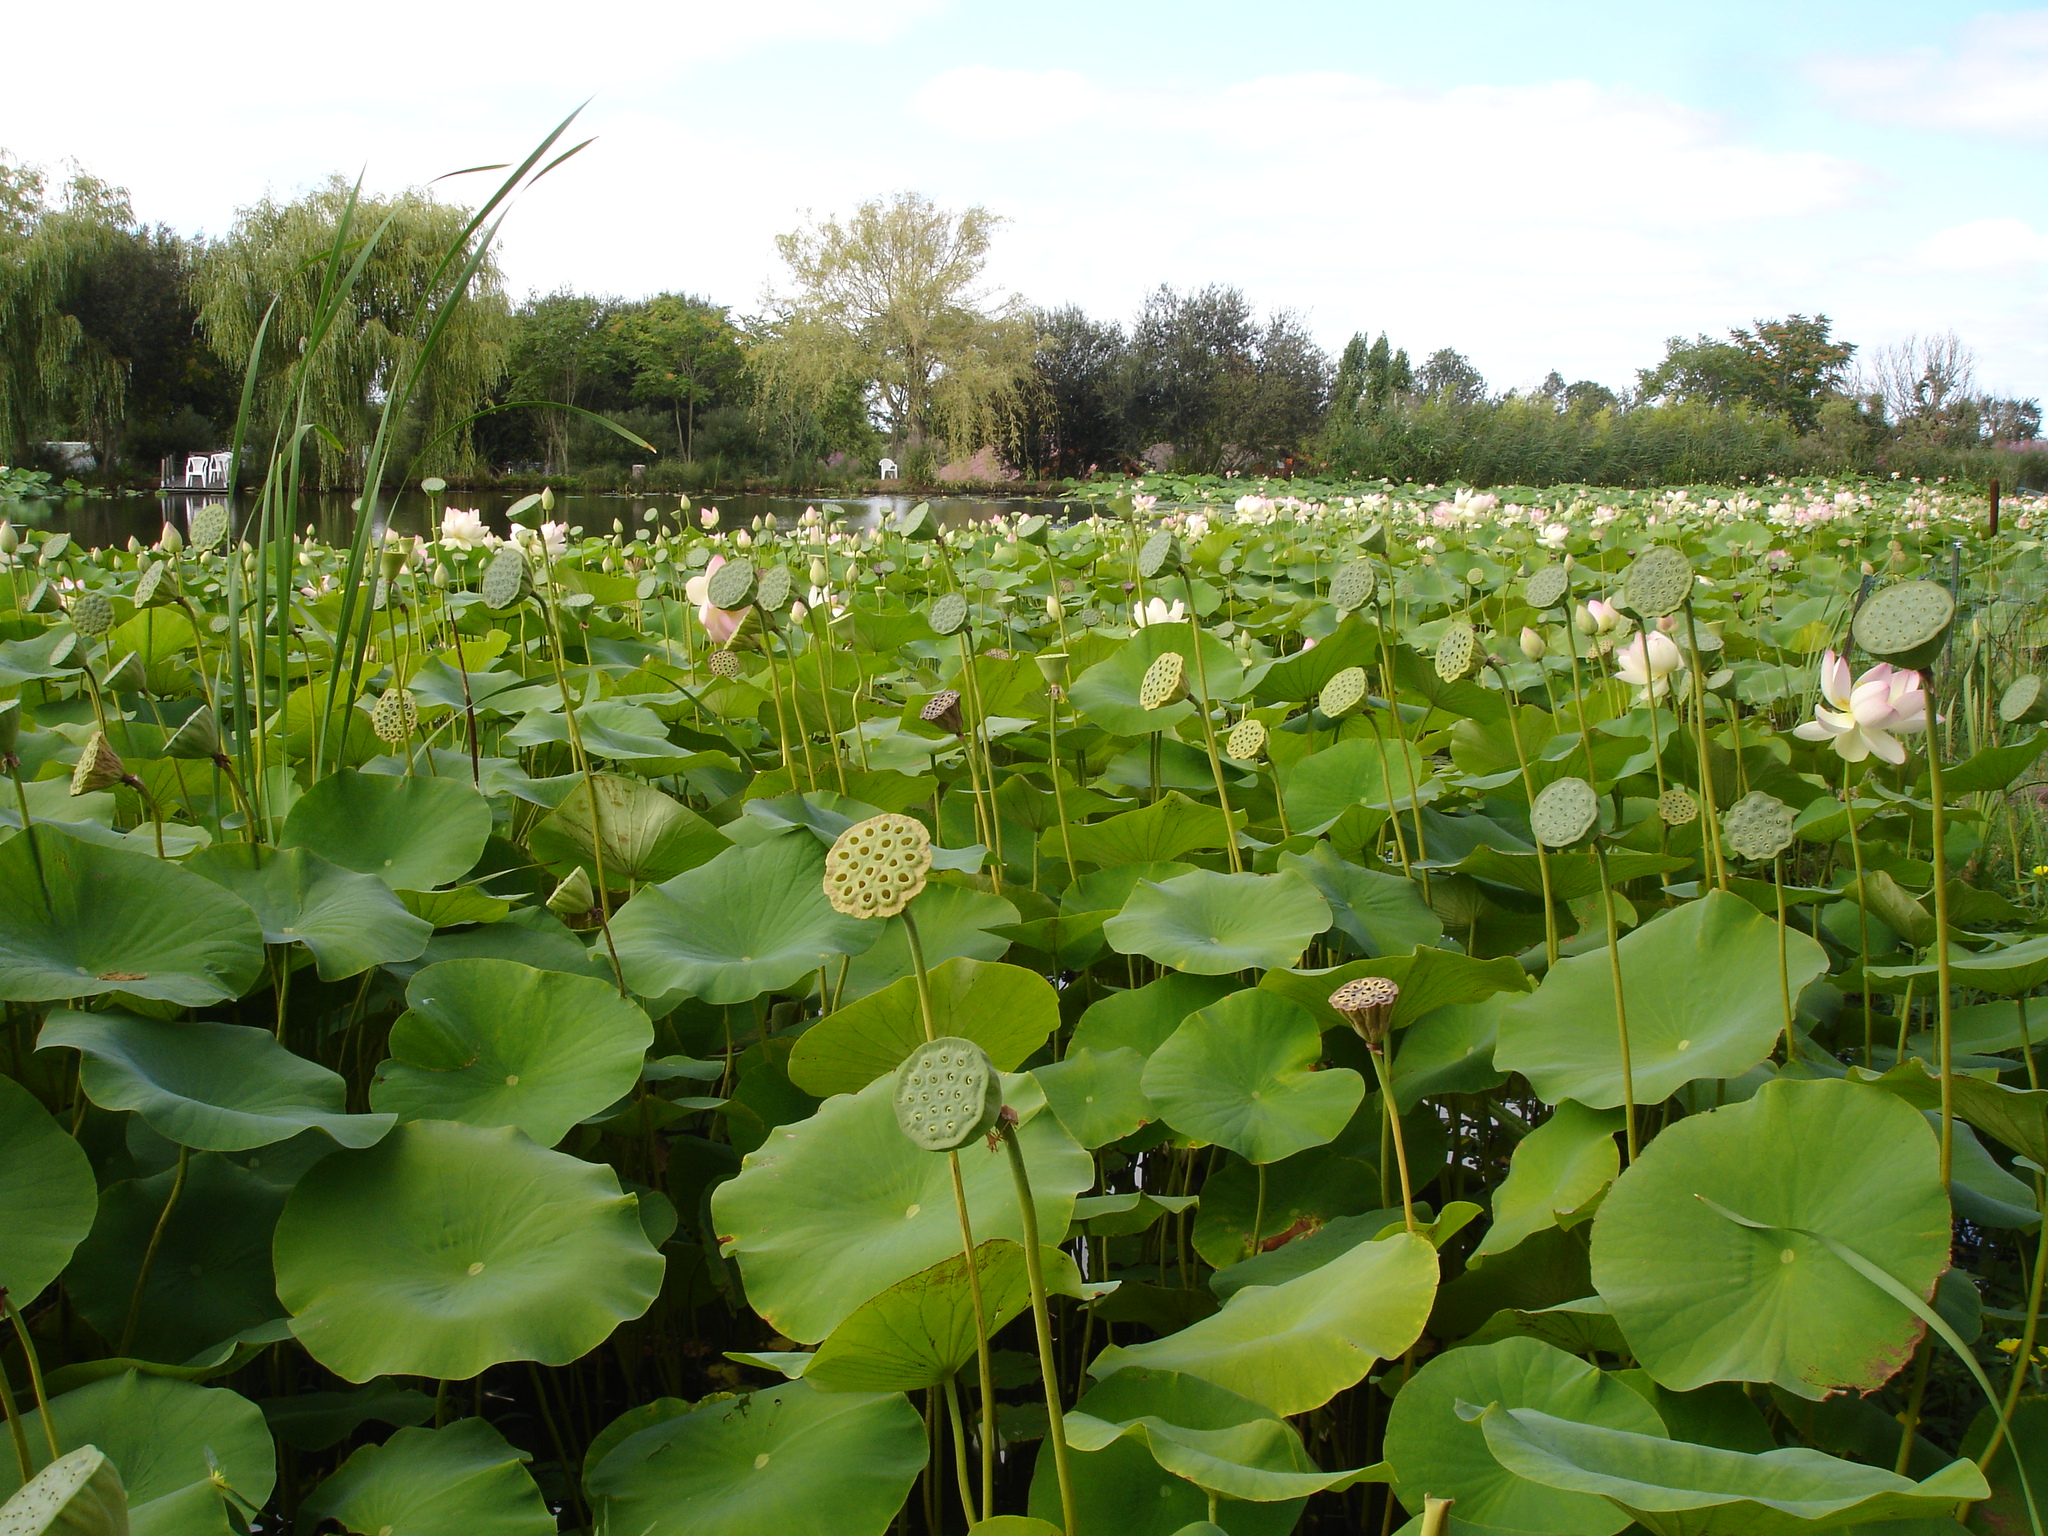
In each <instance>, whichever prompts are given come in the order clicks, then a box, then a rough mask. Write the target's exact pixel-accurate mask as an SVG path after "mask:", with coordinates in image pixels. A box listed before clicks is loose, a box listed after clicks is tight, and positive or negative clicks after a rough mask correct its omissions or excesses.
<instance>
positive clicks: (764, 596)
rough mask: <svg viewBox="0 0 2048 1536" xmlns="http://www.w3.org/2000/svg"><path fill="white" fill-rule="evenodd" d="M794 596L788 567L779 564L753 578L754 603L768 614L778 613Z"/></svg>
mask: <svg viewBox="0 0 2048 1536" xmlns="http://www.w3.org/2000/svg"><path fill="white" fill-rule="evenodd" d="M795 595H796V582H795V580H794V579H793V578H792V577H791V576H790V574H789V567H788V566H786V565H783V564H780V563H779V562H778V563H777V564H774V565H770V566H768V567H767V568H766V569H765V570H763V571H762V572H761V573H760V575H759V576H757V577H755V578H754V602H755V603H756V605H758V606H759V607H761V608H763V609H765V610H766V611H767V612H769V613H780V612H782V610H783V609H785V608H787V607H788V606H789V600H790V599H791V598H792V597H794V596H795Z"/></svg>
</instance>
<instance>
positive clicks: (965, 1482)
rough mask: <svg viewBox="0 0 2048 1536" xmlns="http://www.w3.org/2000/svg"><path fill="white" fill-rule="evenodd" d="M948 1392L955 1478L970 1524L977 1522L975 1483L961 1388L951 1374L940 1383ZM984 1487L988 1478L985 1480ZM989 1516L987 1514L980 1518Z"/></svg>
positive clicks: (961, 1509)
mask: <svg viewBox="0 0 2048 1536" xmlns="http://www.w3.org/2000/svg"><path fill="white" fill-rule="evenodd" d="M939 1386H940V1387H941V1389H942V1390H943V1391H944V1392H945V1394H946V1424H947V1426H948V1427H949V1428H950V1429H951V1430H952V1431H953V1479H954V1481H955V1482H957V1483H958V1484H959V1485H960V1490H959V1491H960V1512H961V1513H962V1514H963V1515H965V1516H966V1517H967V1523H968V1525H969V1526H973V1525H975V1524H976V1523H977V1517H976V1516H975V1513H974V1484H973V1482H972V1481H970V1480H969V1478H968V1475H967V1431H966V1430H965V1429H963V1428H962V1427H961V1424H960V1388H959V1387H958V1385H957V1384H956V1383H955V1382H954V1379H953V1378H952V1377H951V1376H948V1377H947V1378H946V1379H945V1380H944V1381H942V1382H940V1383H939ZM982 1486H983V1487H986V1486H987V1480H986V1479H984V1480H983V1484H982ZM987 1518H989V1517H988V1516H986V1515H983V1516H981V1517H980V1519H987Z"/></svg>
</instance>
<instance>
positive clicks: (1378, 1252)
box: [1088, 1233, 1437, 1416]
mask: <svg viewBox="0 0 2048 1536" xmlns="http://www.w3.org/2000/svg"><path fill="white" fill-rule="evenodd" d="M1436 1285H1437V1257H1436V1250H1435V1249H1434V1248H1432V1247H1431V1246H1430V1245H1429V1244H1428V1243H1427V1242H1425V1241H1424V1240H1423V1239H1421V1238H1419V1237H1416V1236H1413V1235H1411V1234H1408V1233H1396V1234H1395V1235H1394V1236H1392V1237H1387V1238H1382V1239H1380V1240H1379V1241H1378V1242H1373V1243H1360V1244H1359V1245H1358V1246H1357V1247H1355V1248H1353V1249H1352V1250H1350V1252H1348V1253H1346V1254H1344V1255H1342V1256H1341V1257H1339V1258H1335V1259H1332V1260H1331V1261H1330V1262H1329V1263H1327V1264H1324V1265H1322V1266H1320V1267H1319V1268H1316V1269H1313V1270H1310V1271H1309V1272H1308V1273H1307V1274H1305V1275H1302V1276H1301V1277H1300V1278H1298V1279H1294V1280H1289V1281H1286V1282H1284V1283H1282V1284H1280V1285H1274V1286H1256V1287H1253V1288H1251V1289H1249V1290H1245V1291H1241V1292H1239V1293H1238V1294H1237V1295H1235V1296H1233V1297H1232V1298H1231V1299H1230V1301H1229V1302H1228V1303H1226V1304H1225V1306H1224V1308H1223V1310H1222V1311H1221V1312H1218V1313H1217V1314H1216V1315H1215V1316H1214V1317H1211V1318H1208V1319H1206V1320H1204V1321H1202V1322H1199V1323H1196V1324H1194V1325H1192V1326H1191V1327H1188V1328H1183V1329H1182V1330H1181V1331H1180V1332H1178V1333H1175V1334H1170V1335H1168V1336H1167V1337H1166V1338H1163V1339H1156V1340H1154V1341H1152V1342H1151V1343H1148V1344H1135V1345H1130V1346H1128V1347H1126V1346H1122V1345H1112V1346H1111V1347H1109V1348H1108V1349H1105V1350H1104V1351H1103V1352H1102V1353H1101V1354H1100V1355H1098V1356H1096V1358H1095V1361H1094V1363H1093V1364H1092V1365H1090V1366H1089V1367H1088V1369H1089V1372H1090V1374H1092V1375H1096V1376H1109V1375H1112V1374H1113V1373H1115V1372H1117V1371H1121V1370H1127V1369H1129V1368H1131V1367H1133V1366H1137V1367H1140V1368H1144V1369H1152V1370H1167V1371H1183V1372H1185V1373H1187V1374H1188V1375H1190V1376H1199V1377H1201V1378H1202V1379H1203V1380H1204V1381H1207V1382H1211V1383H1213V1384H1214V1385H1216V1386H1219V1387H1222V1388H1224V1389H1225V1390H1227V1391H1231V1392H1236V1393H1238V1394H1240V1395H1242V1396H1244V1397H1248V1398H1250V1399H1251V1400H1252V1401H1253V1402H1256V1403H1263V1404H1264V1405H1265V1406H1266V1407H1268V1408H1270V1409H1272V1410H1273V1412H1275V1413H1278V1414H1282V1415H1287V1416H1291V1415H1293V1414H1297V1413H1306V1412H1308V1410H1309V1409H1311V1408H1320V1407H1321V1406H1322V1405H1323V1404H1324V1403H1326V1402H1328V1401H1329V1400H1330V1399H1331V1398H1332V1397H1335V1396H1336V1395H1337V1394H1338V1393H1339V1392H1341V1391H1343V1390H1344V1389H1345V1388H1346V1387H1349V1386H1354V1385H1356V1384H1357V1383H1358V1382H1360V1381H1363V1380H1364V1379H1365V1374H1366V1372H1367V1371H1369V1370H1371V1369H1372V1365H1373V1362H1374V1361H1375V1360H1383V1359H1391V1358H1394V1357H1396V1356H1398V1355H1400V1354H1401V1353H1402V1351H1404V1350H1406V1349H1407V1348H1408V1347H1409V1346H1410V1345H1411V1344H1413V1343H1414V1342H1415V1340H1416V1339H1417V1338H1418V1337H1420V1335H1421V1333H1422V1327H1423V1324H1424V1323H1426V1322H1427V1321H1428V1319H1429V1309H1430V1303H1431V1302H1432V1301H1434V1300H1435V1298H1436Z"/></svg>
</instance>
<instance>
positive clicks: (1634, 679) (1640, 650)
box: [1614, 629, 1685, 704]
mask: <svg viewBox="0 0 2048 1536" xmlns="http://www.w3.org/2000/svg"><path fill="white" fill-rule="evenodd" d="M1615 654H1616V656H1617V657H1618V658H1619V659H1618V660H1617V661H1616V662H1615V667H1614V671H1615V675H1616V676H1617V677H1619V678H1620V679H1621V680H1622V681H1623V682H1624V683H1627V684H1628V685H1629V686H1630V687H1631V688H1634V689H1635V690H1636V702H1637V703H1638V704H1647V703H1649V702H1650V701H1651V700H1652V699H1661V698H1663V697H1664V694H1665V691H1666V690H1667V689H1668V688H1669V687H1670V686H1671V674H1672V673H1674V672H1676V671H1677V670H1678V669H1679V668H1680V667H1682V666H1684V665H1685V653H1684V652H1682V651H1680V650H1679V648H1678V642H1677V641H1676V640H1673V639H1672V638H1671V637H1670V636H1669V635H1667V634H1665V633H1664V632H1663V631H1661V630H1655V629H1652V630H1647V631H1645V632H1644V633H1642V634H1639V635H1637V636H1636V637H1635V639H1633V640H1631V641H1629V643H1628V644H1627V645H1624V646H1623V647H1622V648H1621V649H1620V650H1619V651H1617V652H1616V653H1615Z"/></svg>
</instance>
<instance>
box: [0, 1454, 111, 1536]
mask: <svg viewBox="0 0 2048 1536" xmlns="http://www.w3.org/2000/svg"><path fill="white" fill-rule="evenodd" d="M0 1532H4V1533H6V1536H128V1494H127V1491H126V1490H125V1489H123V1488H122V1486H121V1474H120V1472H119V1471H117V1470H116V1469H115V1467H114V1464H113V1463H112V1462H111V1461H109V1460H107V1458H106V1456H105V1455H104V1454H103V1453H102V1452H100V1451H99V1450H98V1449H96V1448H95V1447H93V1446H90V1445H84V1446H80V1447H79V1448H78V1449H77V1450H75V1451H67V1452H66V1453H65V1454H64V1455H62V1456H60V1457H58V1458H57V1459H56V1460H55V1461H53V1462H51V1463H50V1464H49V1465H48V1466H47V1467H44V1468H43V1470H42V1471H40V1472H38V1473H37V1474H36V1475H35V1476H34V1477H32V1478H30V1479H29V1480H28V1482H26V1483H25V1484H23V1485H22V1486H21V1487H20V1488H19V1489H17V1490H16V1491H15V1494H14V1497H12V1498H11V1499H8V1500H6V1501H5V1502H4V1503H0Z"/></svg>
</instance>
